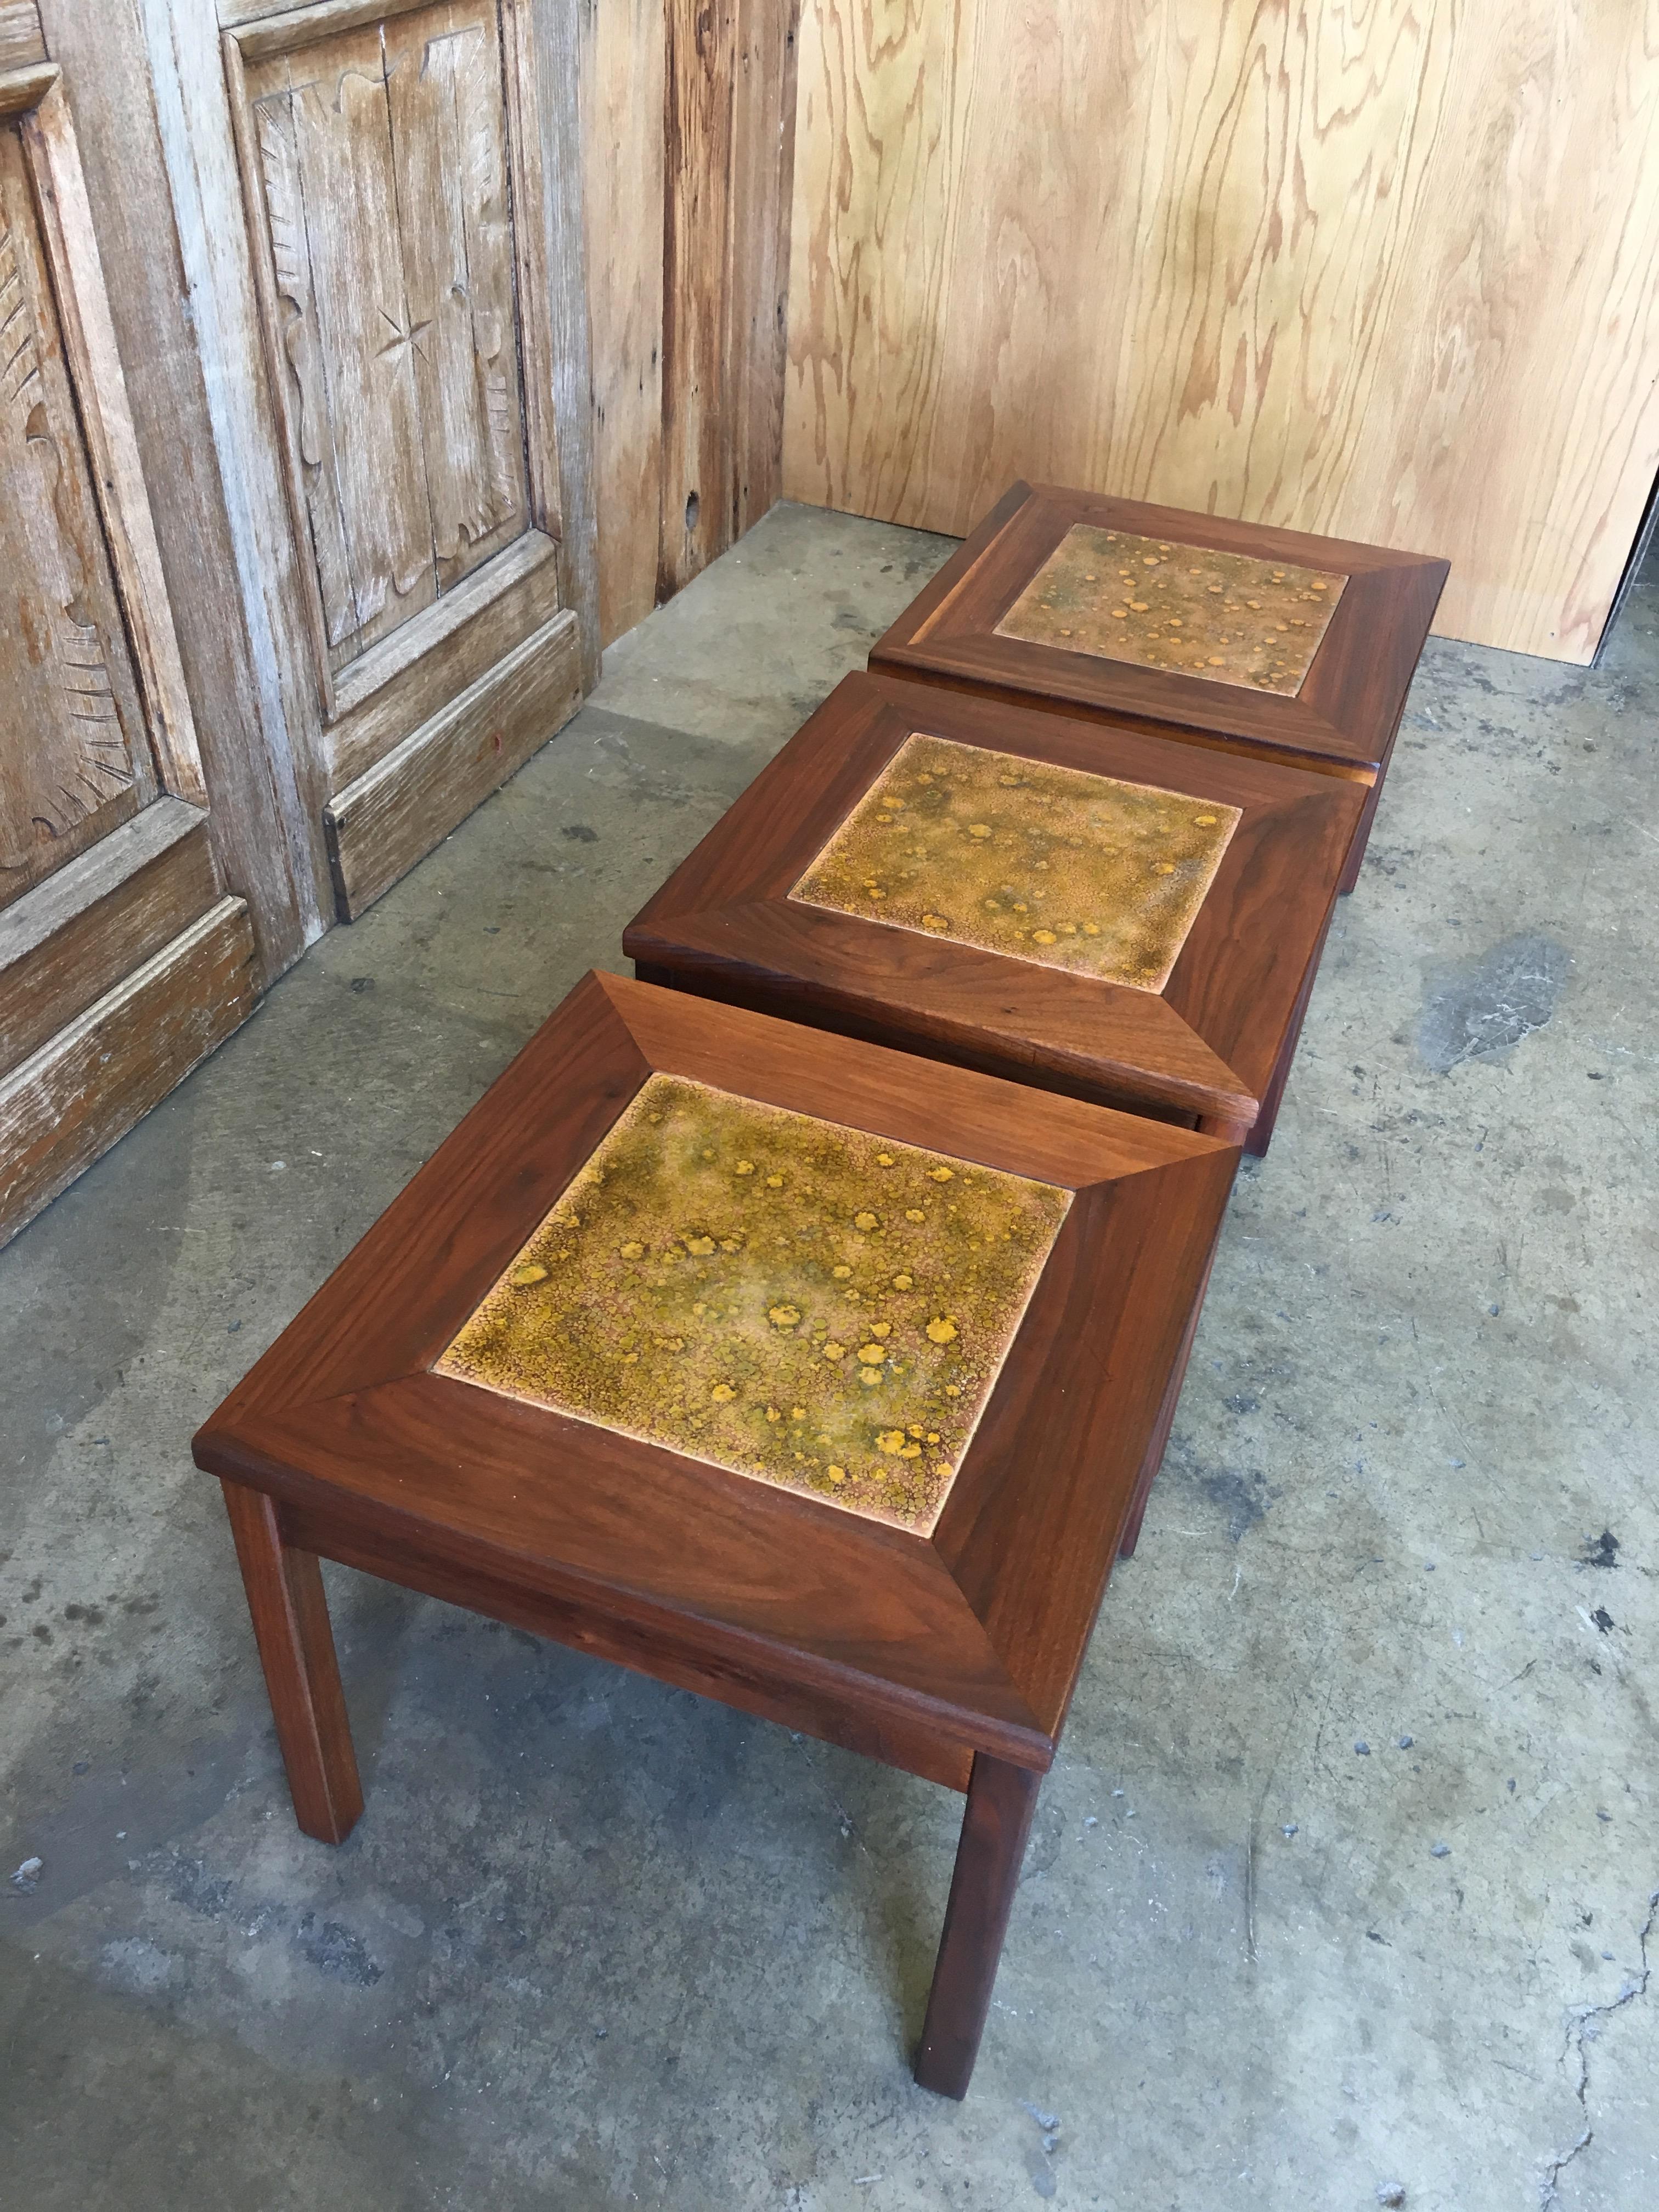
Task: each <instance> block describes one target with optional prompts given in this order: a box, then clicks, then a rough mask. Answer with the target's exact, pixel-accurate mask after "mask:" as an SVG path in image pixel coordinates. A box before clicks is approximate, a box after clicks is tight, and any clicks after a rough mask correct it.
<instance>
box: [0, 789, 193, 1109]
mask: <svg viewBox="0 0 1659 2212" xmlns="http://www.w3.org/2000/svg"><path fill="white" fill-rule="evenodd" d="M219 888H220V886H219V882H218V878H217V874H216V871H215V868H214V863H213V854H212V852H211V851H210V847H209V842H208V822H207V817H206V816H205V815H204V813H202V812H201V811H200V810H199V809H198V808H197V807H194V806H186V805H185V803H184V801H183V800H182V799H154V800H152V801H151V803H150V805H148V806H147V807H145V808H144V810H143V812H142V813H141V814H136V815H135V816H134V817H133V818H132V820H131V822H124V823H122V824H121V827H120V828H119V829H113V830H112V831H111V832H110V834H109V836H106V837H100V839H99V841H98V842H97V843H96V844H95V845H94V846H93V848H91V850H90V851H89V852H86V853H82V854H81V856H80V858H79V859H78V860H71V861H70V863H69V864H68V866H66V867H62V868H59V869H58V872H57V873H56V874H55V875H52V876H48V877H47V878H46V881H45V882H44V883H42V884H36V885H35V887H34V889H33V890H32V891H29V892H27V894H26V895H25V896H23V897H22V898H21V899H18V900H16V901H15V902H14V903H13V904H12V905H10V906H9V907H8V908H6V909H5V911H4V913H3V914H0V1074H4V1073H6V1072H7V1071H8V1070H9V1069H10V1068H13V1067H15V1066H16V1065H17V1063H18V1062H19V1061H20V1060H26V1059H27V1057H28V1055H29V1054H31V1053H32V1052H34V1051H37V1050H38V1049H39V1048H40V1046H41V1045H43V1044H44V1043H45V1042H46V1040H47V1038H48V1037H50V1036H52V1033H53V1032H54V1030H60V1029H62V1028H63V1027H64V1024H65V1023H67V1022H70V1021H73V1020H74V1018H75V1017H76V1015H77V1014H79V1013H82V1012H85V1010H86V1008H87V1007H88V1006H90V1005H91V1004H92V1002H93V1000H94V999H97V998H100V997H101V996H102V995H103V994H104V993H105V992H106V991H107V990H110V989H112V987H114V985H115V984H117V983H118V981H120V979H121V978H122V976H123V975H126V974H128V972H129V971H130V970H131V969H132V968H133V967H134V965H135V964H136V963H137V962H139V961H141V960H147V959H148V958H149V956H150V954H151V953H152V952H155V951H158V950H159V949H160V947H161V945H165V944H166V943H167V939H169V938H170V937H175V936H177V934H178V933H179V931H180V930H181V929H183V928H184V927H185V924H186V923H188V922H191V921H194V920H195V919H196V917H197V915H199V914H201V913H203V912H204V910H205V909H206V908H208V907H210V906H211V905H212V904H213V902H214V900H215V898H216V896H217V894H218V891H219Z"/></svg>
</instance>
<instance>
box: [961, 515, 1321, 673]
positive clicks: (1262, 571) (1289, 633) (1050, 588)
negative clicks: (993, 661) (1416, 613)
mask: <svg viewBox="0 0 1659 2212" xmlns="http://www.w3.org/2000/svg"><path fill="white" fill-rule="evenodd" d="M1346 582H1347V578H1346V576H1339V575H1330V574H1324V573H1322V571H1320V570H1318V569H1315V568H1294V567H1292V566H1291V565H1290V564H1289V563H1288V562H1283V561H1279V562H1273V561H1261V560H1258V559H1257V558H1255V556H1254V555H1249V554H1243V553H1218V552H1216V551H1214V550H1212V549H1211V548H1210V547H1209V546H1206V545H1182V544H1180V543H1179V542H1178V541H1176V540H1174V539H1169V538H1136V537H1132V536H1131V535H1129V534H1128V533H1127V532H1124V531H1121V530H1101V529H1097V528H1096V527H1094V526H1092V525H1091V524H1088V523H1081V522H1080V523H1077V524H1075V525H1074V526H1073V527H1072V528H1071V529H1070V530H1068V531H1067V532H1066V535H1065V537H1064V538H1061V539H1060V544H1058V545H1057V546H1056V547H1055V548H1054V551H1053V552H1052V553H1051V554H1050V555H1049V556H1048V560H1047V561H1046V562H1044V563H1043V565H1042V568H1039V569H1038V570H1037V573H1036V575H1035V576H1033V577H1032V579H1031V580H1030V583H1029V584H1028V585H1027V586H1026V587H1025V589H1024V591H1023V592H1021V593H1020V595H1019V597H1018V599H1016V600H1015V601H1014V604H1013V605H1012V607H1010V608H1009V610H1008V611H1007V613H1006V615H1005V616H1004V617H1002V620H1001V621H1000V623H998V624H997V626H996V634H997V635H998V636H999V637H1012V638H1019V639H1023V640H1024V641H1025V642H1026V643H1027V644H1030V645H1046V646H1053V647H1057V648H1058V649H1059V650H1060V652H1062V653H1092V654H1093V655H1094V656H1095V658H1096V659H1100V660H1121V661H1127V662H1128V663H1130V664H1131V665H1133V666H1134V667H1137V668H1157V669H1162V670H1164V671H1167V672H1168V673H1170V674H1171V675H1179V676H1195V677H1200V678H1202V679H1203V680H1204V681H1205V682H1206V683H1209V684H1240V685H1243V686H1245V687H1247V688H1249V690H1256V691H1273V692H1277V693H1279V695H1280V696H1283V697H1285V698H1293V697H1294V696H1295V695H1296V694H1297V692H1298V691H1299V690H1301V689H1302V685H1303V683H1304V679H1305V678H1306V676H1307V673H1308V671H1309V669H1310V667H1311V666H1312V665H1313V659H1314V655H1315V653H1317V651H1318V650H1319V647H1320V642H1321V641H1322V638H1323V637H1324V635H1325V632H1326V629H1328V626H1329V623H1330V619H1331V615H1332V613H1333V611H1334V609H1335V606H1336V603H1337V601H1338V600H1339V599H1340V598H1341V596H1342V587H1343V586H1344V585H1345V584H1346Z"/></svg>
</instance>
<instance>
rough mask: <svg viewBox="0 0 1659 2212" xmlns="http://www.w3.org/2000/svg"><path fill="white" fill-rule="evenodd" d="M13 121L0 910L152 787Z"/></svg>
mask: <svg viewBox="0 0 1659 2212" xmlns="http://www.w3.org/2000/svg"><path fill="white" fill-rule="evenodd" d="M23 127H24V126H22V125H19V124H17V123H15V122H12V123H3V124H0V361H3V362H4V368H3V372H0V481H3V484H4V487H5V491H4V496H3V498H0V612H3V621H0V688H3V692H4V696H5V701H6V714H5V720H4V725H3V728H0V906H3V905H5V904H7V903H8V902H9V901H11V900H12V899H15V898H17V897H19V896H21V894H22V893H24V892H25V891H27V890H28V889H29V887H30V885H31V884H35V883H38V882H39V881H40V878H42V877H43V876H46V875H49V874H50V873H51V872H52V870H53V869H54V868H58V867H61V866H63V865H64V863H65V862H66V861H68V860H72V859H73V858H74V857H75V855H76V854H77V853H80V852H83V851H84V850H85V849H86V848H87V847H88V845H89V844H91V843H93V842H94V840H96V839H97V838H99V837H101V836H104V835H105V833H106V831H107V830H109V829H113V828H114V827H115V826H116V824H117V823H120V822H122V821H125V819H126V818H127V817H129V816H131V815H132V814H134V813H136V812H137V810H138V809H139V808H140V807H141V806H142V805H143V804H144V802H145V801H146V799H149V797H150V796H151V794H152V793H153V792H154V790H155V772H154V769H153V767H152V765H151V761H150V755H149V746H148V744H146V742H145V733H144V726H143V712H142V709H141V707H140V704H139V697H138V687H137V671H136V669H135V667H134V665H133V659H132V653H131V645H130V642H129V640H128V636H127V632H126V627H125V623H123V621H122V619H121V610H120V605H119V601H118V599H117V596H116V588H115V578H114V574H113V573H112V567H111V563H110V558H109V550H108V546H107V544H106V539H105V537H104V532H103V528H102V525H101V521H100V516H99V512H98V505H97V500H96V496H95V494H94V478H93V471H92V464H91V456H90V455H89V453H88V449H87V445H86V441H85V438H84V436H83V435H82V427H81V421H80V417H79V416H78V414H77V411H76V403H75V393H74V388H73V386H72V383H71V380H70V362H69V360H68V358H67V355H68V348H67V345H66V338H65V332H64V325H63V323H62V321H61V319H60V318H59V315H58V307H57V303H56V301H55V299H54V296H53V288H52V270H51V267H50V264H49V262H48V259H47V253H46V240H45V238H44V236H43V234H42V230H41V227H40V221H39V218H38V216H37V214H36V209H35V197H34V188H33V179H32V177H31V173H30V171H31V165H30V163H29V161H28V158H27V153H26V150H25V146H24V142H23V136H22V131H23Z"/></svg>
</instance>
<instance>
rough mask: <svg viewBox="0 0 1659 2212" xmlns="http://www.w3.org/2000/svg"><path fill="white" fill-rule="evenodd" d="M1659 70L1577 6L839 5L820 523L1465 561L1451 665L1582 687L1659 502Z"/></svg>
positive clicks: (833, 6)
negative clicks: (1066, 492)
mask: <svg viewBox="0 0 1659 2212" xmlns="http://www.w3.org/2000/svg"><path fill="white" fill-rule="evenodd" d="M1653 65H1654V64H1653V29H1652V22H1651V18H1650V15H1648V14H1647V13H1646V12H1645V10H1644V9H1641V8H1625V9H1608V10H1606V11H1601V12H1598V13H1596V14H1595V15H1586V14H1584V13H1583V11H1581V10H1579V9H1575V8H1571V7H1568V6H1565V5H1564V4H1559V0H1540V4H1538V5H1535V6H1527V7H1516V8H1504V9H1474V10H1471V9H1468V8H1465V7H1462V6H1459V5H1457V4H1455V0H1429V3H1428V4H1426V5H1424V6H1421V7H1415V8H1412V9H1406V10H1401V9H1391V8H1385V9H1377V8H1370V7H1360V6H1358V5H1354V4H1349V0H1334V3H1333V4H1327V5H1323V6H1321V7H1320V8H1317V9H1295V8H1273V9H1262V8H1261V7H1259V6H1257V5H1255V4H1254V0H1248V4H1247V0H1218V4H1217V5H1215V6H1213V7H1210V8H1206V9H1201V10H1200V11H1198V13H1197V14H1195V15H1194V14H1189V12H1188V10H1187V9H1184V8H1182V7H1180V6H1178V5H1176V0H1098V3H1097V4H1092V5H1088V6H1084V5H1072V6H1064V7H1058V8H1053V7H1050V8H1042V9H1026V10H1019V11H1013V10H1010V9H1007V8H1006V6H1001V5H999V4H996V0H938V4H933V5H929V6H927V7H911V8H908V9H895V8H882V9H868V8H864V7H860V6H858V5H854V3H853V0H818V4H817V5H816V6H815V7H814V8H812V9H811V10H809V11H808V13H807V15H806V18H805V29H804V37H803V54H802V64H801V75H802V89H801V99H800V109H799V112H800V117H801V140H800V145H799V151H798V158H797V167H796V194H795V204H796V229H795V251H794V258H793V287H792V296H791V303H790V351H791V373H790V379H789V387H788V410H787V427H786V470H785V480H786V488H787V495H788V496H789V497H791V498H793V499H799V500H804V501H808V502H810V503H811V504H813V505H817V506H828V507H839V508H842V509H846V510H848V511H850V512H852V513H858V514H872V515H877V516H879V517H881V518H882V519H883V520H889V521H894V522H901V523H905V524H909V525H914V526H919V527H921V528H925V529H931V530H941V531H946V532H953V533H959V532H962V531H963V530H965V529H967V528H968V527H969V525H970V523H971V522H972V520H973V519H974V517H975V515H977V514H978V513H981V512H982V510H983V509H984V507H986V505H987V503H988V502H989V501H992V500H993V499H994V498H995V497H996V496H997V494H998V492H999V490H1000V487H1001V486H1002V485H1003V484H1004V483H1007V482H1008V481H1009V480H1010V479H1011V478H1012V477H1015V476H1018V475H1026V476H1030V477H1047V478H1049V479H1050V480H1054V481H1059V482H1062V483H1065V482H1069V483H1081V484H1087V485H1091V486H1093V487H1096V488H1097V489H1106V488H1108V487H1110V488H1113V489H1117V490H1120V491H1122V492H1124V493H1126V494H1128V495H1133V496H1135V497H1138V498H1146V499H1155V500H1159V501H1163V502H1164V503H1165V504H1167V505H1169V506H1172V507H1186V508H1192V509H1196V510H1200V511H1207V510H1215V511H1218V512H1220V513H1229V514H1242V515H1247V516H1249V518H1250V519H1251V520H1255V521H1258V522H1261V523H1271V524H1286V525H1294V526H1298V527H1300V528H1302V529H1304V530H1309V531H1318V532H1330V533H1332V534H1334V535H1335V536H1339V537H1343V538H1361V539H1372V540H1377V541H1382V542H1386V543H1388V544H1400V545H1407V546H1413V547H1423V548H1432V549H1433V550H1435V551H1437V552H1442V553H1445V554H1447V555H1449V556H1450V558H1451V561H1452V564H1453V574H1452V579H1451V582H1450V585H1449V588H1448V591H1447V594H1446V598H1445V600H1444V603H1443V605H1442V607H1441V609H1440V611H1439V617H1438V626H1439V628H1440V629H1441V630H1442V632H1443V634H1445V635H1451V636H1456V637H1463V638H1469V639H1473V640H1474V641H1478V642H1480V643H1483V644H1486V645H1493V646H1500V647H1506V648H1508V649H1510V650H1511V651H1518V652H1522V653H1541V654H1546V655H1549V656H1551V657H1554V658H1559V659H1569V660H1577V661H1587V660H1589V659H1590V657H1591V655H1592V653H1594V651H1595V646H1596V642H1597V640H1598V638H1599V637H1600V635H1601V632H1602V630H1603V628H1604V626H1605V623H1606V620H1607V609H1608V607H1609V605H1610V603H1611V600H1612V597H1613V592H1614V590H1615V589H1616V586H1617V584H1618V580H1619V577H1620V571H1621V569H1622V568H1623V565H1624V562H1625V558H1626V554H1627V553H1628V551H1629V549H1630V546H1631V544H1632V539H1633V538H1634V537H1635V534H1636V532H1637V529H1638V525H1639V521H1640V517H1641V513H1642V508H1643V505H1644V501H1645V500H1646V497H1647V494H1648V492H1649V489H1650V487H1651V485H1652V483H1653V481H1654V476H1655V471H1656V468H1659V385H1656V384H1655V382H1654V380H1653V376H1652V355H1651V332H1652V329H1653V319H1654V314H1655V308H1656V302H1659V139H1656V137H1655V135H1654V133H1653V131H1652V130H1651V128H1650V116H1649V111H1648V108H1647V105H1646V101H1645V98H1644V97H1633V96H1632V88H1634V87H1636V86H1638V85H1640V86H1643V87H1645V86H1646V85H1647V84H1648V82H1650V76H1651V72H1652V70H1653ZM1036 117H1041V118H1042V125H1043V128H1042V131H1041V133H1040V134H1039V133H1036V132H1034V130H1033V120H1032V119H1033V118H1036ZM1498 148H1501V149H1503V151H1502V156H1501V158H1497V157H1496V156H1495V152H1494V149H1498ZM1567 148H1571V149H1573V150H1572V153H1571V155H1565V154H1564V150H1563V149H1567ZM1522 209H1525V210H1529V211H1530V216H1529V218H1528V219H1527V220H1524V221H1517V219H1516V211H1517V210H1522ZM1495 238H1496V239H1501V240H1502V241H1503V243H1502V246H1501V247H1499V248H1498V250H1497V251H1496V252H1494V251H1493V250H1492V244H1491V241H1492V240H1493V239H1495ZM1425 301H1431V302H1432V303H1433V314H1434V327H1435V330H1436V331H1437V332H1439V333H1455V341H1454V343H1455V356H1456V366H1455V368H1452V369H1449V367H1448V356H1447V354H1446V351H1445V349H1444V347H1443V345H1442V344H1441V343H1438V342H1437V341H1436V340H1433V339H1430V338H1428V337H1425V333H1424V330H1423V325H1422V318H1421V308H1422V304H1423V303H1424V302H1425ZM1610 424H1613V425H1617V428H1616V429H1615V430H1613V432H1612V433H1611V435H1609V433H1608V431H1607V426H1608V425H1610Z"/></svg>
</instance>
